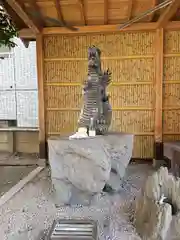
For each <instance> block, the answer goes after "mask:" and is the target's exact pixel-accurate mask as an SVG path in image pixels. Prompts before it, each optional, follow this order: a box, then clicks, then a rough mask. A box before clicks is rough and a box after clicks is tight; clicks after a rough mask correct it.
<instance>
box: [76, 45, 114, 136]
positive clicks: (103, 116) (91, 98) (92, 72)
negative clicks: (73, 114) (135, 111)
mask: <svg viewBox="0 0 180 240" xmlns="http://www.w3.org/2000/svg"><path fill="white" fill-rule="evenodd" d="M100 57H101V51H100V50H99V49H98V48H97V47H95V46H92V47H89V49H88V78H87V81H86V83H85V85H84V87H83V95H84V104H83V107H82V109H81V113H80V116H79V119H78V128H86V129H87V132H89V127H90V125H91V124H93V127H94V129H95V133H96V135H104V134H106V133H107V131H108V128H109V126H110V124H111V118H112V109H111V105H110V103H109V96H108V95H107V93H106V88H107V86H108V85H109V84H110V82H111V73H110V72H109V70H107V71H105V72H102V69H101V59H100ZM91 121H92V122H91Z"/></svg>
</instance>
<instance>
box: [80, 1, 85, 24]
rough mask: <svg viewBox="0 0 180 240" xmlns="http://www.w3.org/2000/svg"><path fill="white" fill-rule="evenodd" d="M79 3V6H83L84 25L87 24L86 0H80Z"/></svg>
mask: <svg viewBox="0 0 180 240" xmlns="http://www.w3.org/2000/svg"><path fill="white" fill-rule="evenodd" d="M78 3H79V6H80V8H81V16H82V19H83V22H84V25H87V21H86V11H85V4H84V0H78Z"/></svg>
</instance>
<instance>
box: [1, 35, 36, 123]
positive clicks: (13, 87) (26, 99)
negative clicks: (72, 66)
mask: <svg viewBox="0 0 180 240" xmlns="http://www.w3.org/2000/svg"><path fill="white" fill-rule="evenodd" d="M15 41H16V43H17V45H18V46H17V47H15V48H14V49H13V50H12V52H11V53H10V54H9V58H6V59H4V60H0V120H15V119H16V120H17V125H18V126H19V127H38V89H37V73H36V71H37V70H36V42H31V43H30V45H29V47H28V48H25V47H24V45H23V43H22V42H21V40H20V39H16V40H15Z"/></svg>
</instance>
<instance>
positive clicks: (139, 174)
mask: <svg viewBox="0 0 180 240" xmlns="http://www.w3.org/2000/svg"><path fill="white" fill-rule="evenodd" d="M150 172H152V169H151V167H150V166H148V165H137V164H133V165H130V166H129V167H128V170H127V176H126V177H125V180H124V182H123V184H122V189H121V191H120V192H119V193H118V194H116V195H112V196H109V195H106V194H103V195H99V196H98V197H97V198H96V199H95V200H94V202H93V203H92V206H91V207H81V206H76V207H73V208H70V207H66V208H60V209H56V208H55V205H54V204H53V190H52V188H51V182H50V178H49V171H48V169H46V170H44V171H43V172H42V173H40V174H39V175H38V177H36V178H35V179H34V180H33V181H32V182H31V183H29V184H28V185H26V186H25V187H24V189H22V190H21V191H20V192H19V193H18V194H17V195H15V196H14V197H13V198H12V199H11V200H10V201H9V202H7V203H6V204H5V205H3V206H2V207H1V209H0V236H1V237H0V239H1V240H27V239H28V240H40V239H44V235H45V234H46V232H47V229H48V228H49V227H50V226H51V224H52V222H53V220H54V219H56V218H57V217H59V218H70V217H76V218H90V219H94V220H97V221H98V227H99V240H110V239H113V240H120V239H122V240H139V239H140V237H139V236H138V235H137V234H136V231H135V229H134V228H133V225H132V223H131V221H130V220H131V219H132V216H133V204H134V199H135V196H136V195H137V194H138V192H139V190H140V189H141V186H142V185H143V182H144V179H145V178H146V177H147V175H148V174H149V173H150Z"/></svg>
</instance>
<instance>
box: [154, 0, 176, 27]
mask: <svg viewBox="0 0 180 240" xmlns="http://www.w3.org/2000/svg"><path fill="white" fill-rule="evenodd" d="M179 7H180V0H173V2H172V3H171V5H170V6H169V7H167V8H166V10H165V11H164V13H163V14H162V15H161V16H160V18H159V20H158V22H157V24H158V27H159V28H162V27H165V26H166V24H167V23H168V22H169V21H170V20H171V18H172V17H173V15H174V14H175V13H176V11H177V10H178V8H179Z"/></svg>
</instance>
